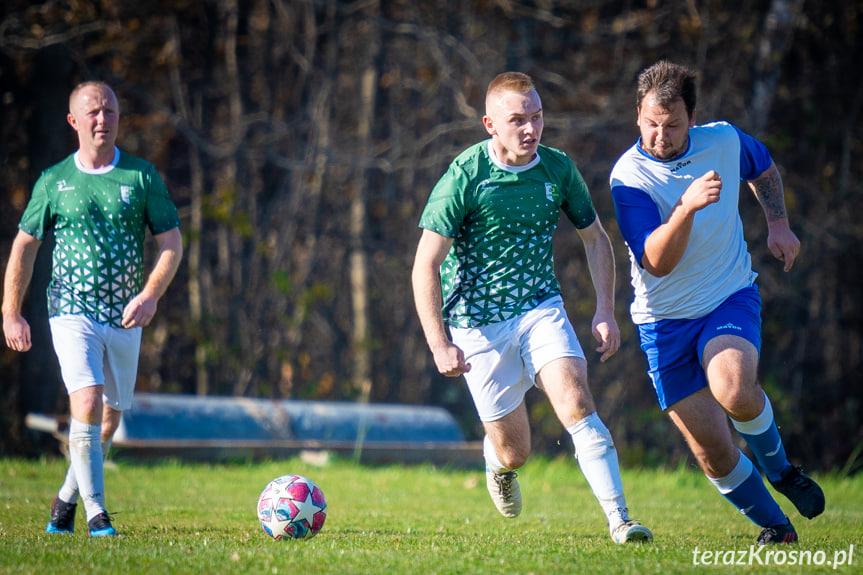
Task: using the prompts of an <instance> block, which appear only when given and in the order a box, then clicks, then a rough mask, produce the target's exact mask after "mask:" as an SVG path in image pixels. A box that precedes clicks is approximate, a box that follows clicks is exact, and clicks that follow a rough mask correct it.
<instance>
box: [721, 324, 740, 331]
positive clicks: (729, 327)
mask: <svg viewBox="0 0 863 575" xmlns="http://www.w3.org/2000/svg"><path fill="white" fill-rule="evenodd" d="M726 329H735V330H737V331H743V328H742V327H740V326H739V325H734V324H733V323H726V324H725V325H720V326H719V327H717V328H716V331H722V330H726Z"/></svg>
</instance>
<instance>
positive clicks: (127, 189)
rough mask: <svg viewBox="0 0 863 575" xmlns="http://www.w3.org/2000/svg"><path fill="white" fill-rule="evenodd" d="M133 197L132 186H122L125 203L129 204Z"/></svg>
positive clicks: (122, 196) (121, 191)
mask: <svg viewBox="0 0 863 575" xmlns="http://www.w3.org/2000/svg"><path fill="white" fill-rule="evenodd" d="M131 198H132V186H120V199H121V200H123V203H124V204H128V203H129V200H130V199H131Z"/></svg>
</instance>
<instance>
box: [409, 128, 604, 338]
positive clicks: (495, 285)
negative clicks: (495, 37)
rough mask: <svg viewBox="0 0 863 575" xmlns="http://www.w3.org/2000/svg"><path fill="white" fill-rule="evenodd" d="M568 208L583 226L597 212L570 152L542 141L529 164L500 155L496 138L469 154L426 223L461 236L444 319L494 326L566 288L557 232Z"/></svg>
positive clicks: (452, 255)
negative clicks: (555, 250) (557, 259)
mask: <svg viewBox="0 0 863 575" xmlns="http://www.w3.org/2000/svg"><path fill="white" fill-rule="evenodd" d="M561 210H563V212H564V213H565V214H566V215H567V217H568V218H569V219H570V221H572V223H573V224H574V225H575V226H576V228H578V229H582V228H585V227H587V226H589V225H590V224H591V223H593V221H594V219H595V218H596V211H595V210H594V207H593V202H592V201H591V199H590V194H589V193H588V190H587V185H586V184H585V183H584V179H583V178H582V177H581V174H580V173H579V171H578V169H577V168H576V167H575V164H574V163H573V162H572V160H570V159H569V157H567V156H566V154H564V153H563V152H561V151H559V150H555V149H553V148H549V147H547V146H542V145H541V146H540V147H539V150H538V154H537V157H536V158H535V159H534V160H533V161H532V162H531V163H530V164H528V165H526V166H507V165H505V164H502V163H500V162H499V161H497V160H496V159H495V158H494V156H493V153H492V152H491V140H486V141H484V142H480V143H479V144H476V145H474V146H471V147H470V148H468V149H467V150H465V151H464V152H462V153H461V154H460V155H459V156H458V157H457V158H456V159H455V160H454V161H453V162H452V164H450V166H449V169H448V170H447V172H446V173H445V174H444V175H443V177H442V178H441V179H440V180H439V181H438V183H437V184H436V185H435V187H434V189H433V190H432V193H431V195H430V197H429V200H428V203H427V204H426V207H425V210H424V211H423V214H422V217H421V219H420V224H419V225H420V227H421V228H424V229H428V230H431V231H433V232H436V233H438V234H440V235H442V236H446V237H448V238H453V239H454V242H453V246H452V248H451V249H450V252H449V254H447V257H446V259H445V260H444V262H443V264H442V265H441V270H440V274H441V287H442V291H443V310H442V311H443V317H444V321H445V322H446V323H447V324H449V325H451V326H454V327H476V326H482V325H488V324H491V323H495V322H499V321H505V320H507V319H510V318H513V317H516V316H518V315H521V314H523V313H525V312H527V311H529V310H531V309H533V308H534V307H536V306H537V305H539V304H540V303H541V302H543V301H545V300H546V299H548V298H550V297H553V296H555V295H557V294H559V293H560V285H559V284H558V282H557V279H556V278H555V275H554V261H553V254H552V234H553V232H554V230H555V228H556V227H557V224H558V221H559V219H560V211H561Z"/></svg>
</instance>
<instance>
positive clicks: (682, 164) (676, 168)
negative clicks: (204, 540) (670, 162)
mask: <svg viewBox="0 0 863 575" xmlns="http://www.w3.org/2000/svg"><path fill="white" fill-rule="evenodd" d="M691 163H692V160H686V161H685V162H677V165H675V166H674V167H673V168H671V173H672V174H673V173H675V172H678V171H680V170H682V169H683V168H685V167H686V166H688V165H689V164H691Z"/></svg>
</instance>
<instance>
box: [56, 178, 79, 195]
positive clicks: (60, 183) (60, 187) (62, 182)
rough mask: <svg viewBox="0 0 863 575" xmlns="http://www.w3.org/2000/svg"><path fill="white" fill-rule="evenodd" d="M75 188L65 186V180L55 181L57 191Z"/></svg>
mask: <svg viewBox="0 0 863 575" xmlns="http://www.w3.org/2000/svg"><path fill="white" fill-rule="evenodd" d="M74 189H75V186H67V185H66V180H60V181H58V182H57V191H58V192H71V191H72V190H74Z"/></svg>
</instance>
